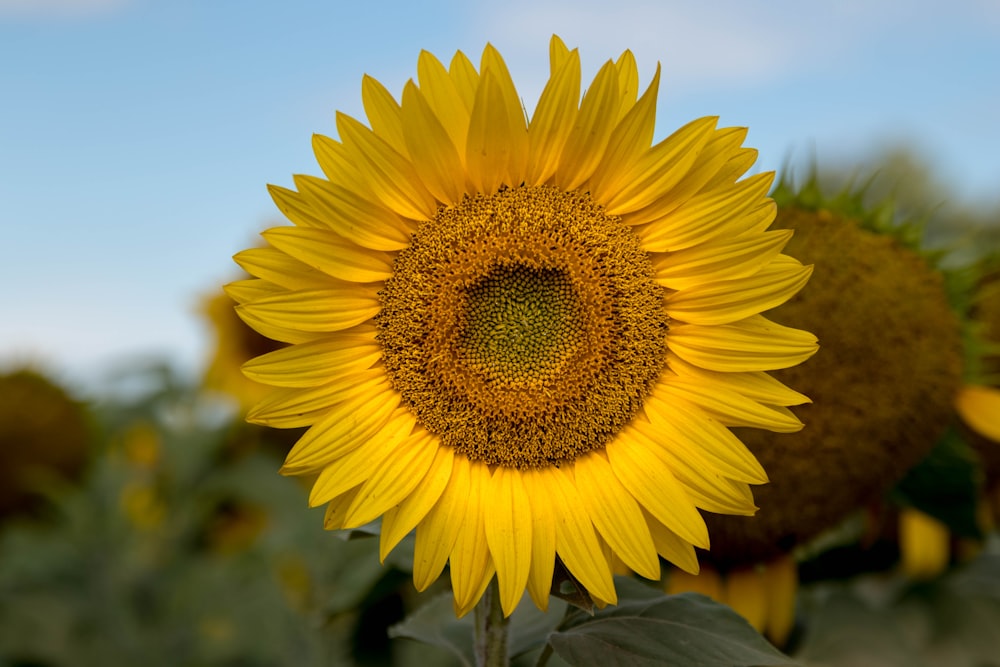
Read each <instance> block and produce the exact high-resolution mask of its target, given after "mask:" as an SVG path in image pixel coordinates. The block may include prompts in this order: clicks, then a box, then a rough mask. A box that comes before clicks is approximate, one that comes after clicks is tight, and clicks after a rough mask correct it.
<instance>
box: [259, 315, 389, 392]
mask: <svg viewBox="0 0 1000 667" xmlns="http://www.w3.org/2000/svg"><path fill="white" fill-rule="evenodd" d="M381 358H382V345H381V344H380V343H379V342H378V341H377V340H375V328H374V327H372V328H369V329H365V330H362V328H360V327H355V328H354V329H349V330H347V331H346V332H344V333H339V334H335V335H332V336H326V337H324V338H321V339H319V340H315V341H310V342H308V343H301V344H299V345H292V346H290V347H285V348H281V349H280V350H274V351H273V352H268V353H267V354H264V355H261V356H259V357H256V358H254V359H251V360H250V361H248V362H246V363H245V364H243V369H242V370H243V374H244V375H246V376H247V377H248V378H250V379H251V380H254V381H255V382H262V383H264V384H270V385H275V386H278V387H316V386H319V385H322V384H326V383H328V382H331V381H333V380H334V379H336V377H337V376H339V375H353V374H354V373H358V372H361V371H363V370H365V369H368V368H371V367H372V365H373V364H375V362H377V361H378V360H379V359H381Z"/></svg>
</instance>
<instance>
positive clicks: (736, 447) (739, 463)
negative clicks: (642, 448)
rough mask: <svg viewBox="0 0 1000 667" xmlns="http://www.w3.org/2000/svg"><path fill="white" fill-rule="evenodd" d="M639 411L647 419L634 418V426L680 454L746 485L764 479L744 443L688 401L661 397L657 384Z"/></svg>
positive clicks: (764, 475)
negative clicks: (654, 434)
mask: <svg viewBox="0 0 1000 667" xmlns="http://www.w3.org/2000/svg"><path fill="white" fill-rule="evenodd" d="M643 410H644V412H645V414H646V416H647V417H648V419H649V422H648V423H647V422H645V421H643V420H641V419H635V420H633V424H634V425H635V426H636V428H638V429H646V428H649V429H650V430H651V431H652V432H654V433H656V434H658V435H657V437H658V438H662V439H663V440H664V441H666V442H669V443H671V446H672V447H673V448H674V449H675V450H676V451H677V452H678V453H679V454H680V455H685V456H690V457H692V458H693V459H696V460H698V459H700V460H703V461H705V462H706V463H707V464H708V465H710V466H711V467H712V468H713V469H714V470H715V471H717V472H718V473H719V474H721V475H724V476H726V477H729V478H731V479H735V480H738V481H741V482H748V483H750V484H764V483H765V482H767V474H766V473H765V472H764V469H763V468H762V467H761V465H760V463H759V462H758V461H757V459H756V458H754V455H753V454H751V453H750V450H749V449H747V448H746V445H744V444H743V443H742V442H741V441H740V439H739V438H737V437H736V436H735V435H733V434H732V432H731V431H730V430H729V429H727V428H726V427H725V426H723V425H722V424H720V423H719V422H718V421H716V420H714V419H712V418H710V417H708V416H707V415H705V414H704V413H703V412H702V411H701V410H700V409H699V408H697V407H696V406H695V405H693V404H691V403H690V402H688V401H685V400H679V399H674V398H669V399H665V398H663V396H662V392H661V391H660V387H659V386H657V387H655V388H654V390H653V392H652V393H651V394H650V395H649V396H647V397H646V402H645V403H644V404H643Z"/></svg>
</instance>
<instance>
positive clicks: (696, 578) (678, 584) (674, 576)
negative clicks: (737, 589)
mask: <svg viewBox="0 0 1000 667" xmlns="http://www.w3.org/2000/svg"><path fill="white" fill-rule="evenodd" d="M678 593H701V594H702V595H705V596H708V597H710V598H712V599H713V600H715V601H716V602H722V599H723V597H722V578H721V577H720V576H719V571H718V570H716V569H715V568H712V567H707V566H706V567H703V568H702V569H701V572H700V573H699V572H695V573H691V572H684V571H681V570H674V571H673V572H671V573H670V579H668V580H667V594H668V595H677V594H678Z"/></svg>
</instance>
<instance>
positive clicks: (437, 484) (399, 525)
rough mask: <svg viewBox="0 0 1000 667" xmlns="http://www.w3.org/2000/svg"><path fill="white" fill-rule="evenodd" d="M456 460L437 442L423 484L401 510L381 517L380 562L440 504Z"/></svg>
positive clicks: (397, 508) (392, 510)
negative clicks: (439, 500)
mask: <svg viewBox="0 0 1000 667" xmlns="http://www.w3.org/2000/svg"><path fill="white" fill-rule="evenodd" d="M454 459H455V449H454V448H453V447H442V446H441V445H440V442H438V446H437V451H436V452H435V454H434V461H433V462H431V467H430V469H429V470H428V471H427V474H426V475H424V478H423V479H422V480H421V482H420V484H418V485H417V486H416V488H414V489H413V492H412V493H410V495H408V496H407V497H406V498H404V499H403V501H402V502H401V503H400V504H399V506H398V507H394V508H390V509H388V510H386V513H385V516H383V517H382V532H381V535H380V539H379V559H380V560H382V561H384V560H385V558H386V556H388V555H389V552H390V551H392V550H393V549H394V548H396V545H397V544H399V542H400V540H402V539H403V538H404V537H406V536H407V535H408V534H409V533H410V531H411V530H413V529H414V528H416V527H417V524H418V523H420V522H421V521H423V520H424V517H426V516H427V513H428V512H430V510H431V508H432V507H434V504H435V503H437V501H438V499H439V498H440V497H441V494H442V493H443V492H444V488H445V487H446V486H447V485H448V480H449V479H451V471H452V467H453V464H454Z"/></svg>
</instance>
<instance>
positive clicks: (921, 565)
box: [899, 507, 951, 580]
mask: <svg viewBox="0 0 1000 667" xmlns="http://www.w3.org/2000/svg"><path fill="white" fill-rule="evenodd" d="M899 551H900V556H901V558H902V565H903V572H905V573H906V575H907V576H908V577H910V578H912V579H916V580H927V579H933V578H934V577H936V576H938V575H940V574H941V573H942V572H944V571H945V569H946V568H947V567H948V560H949V559H950V557H951V534H950V533H949V531H948V526H946V525H945V524H944V523H942V522H941V521H939V520H938V519H935V518H934V517H932V516H931V515H929V514H926V513H924V512H921V511H920V510H917V509H914V508H912V507H909V508H905V509H903V510H902V511H900V513H899Z"/></svg>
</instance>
